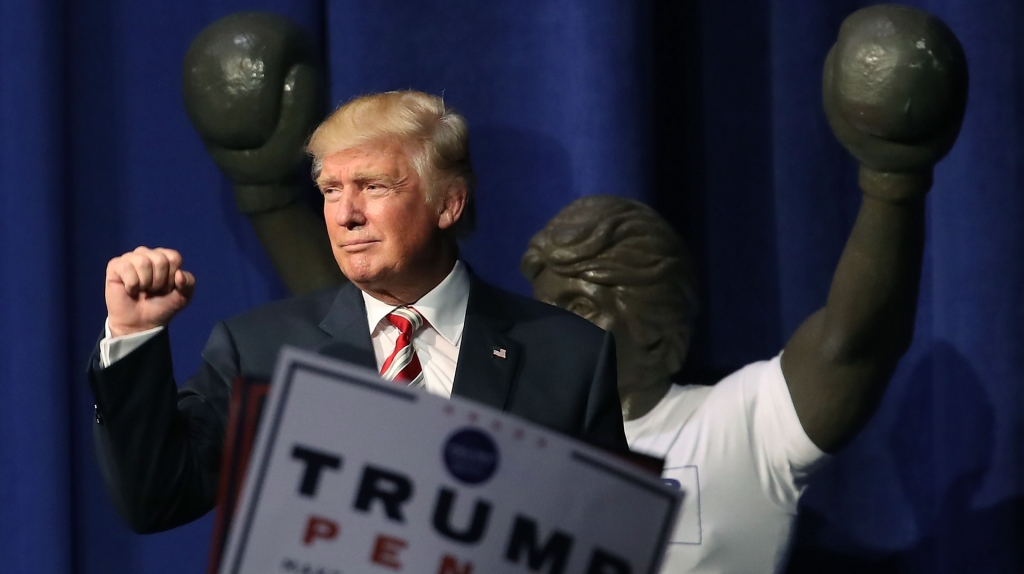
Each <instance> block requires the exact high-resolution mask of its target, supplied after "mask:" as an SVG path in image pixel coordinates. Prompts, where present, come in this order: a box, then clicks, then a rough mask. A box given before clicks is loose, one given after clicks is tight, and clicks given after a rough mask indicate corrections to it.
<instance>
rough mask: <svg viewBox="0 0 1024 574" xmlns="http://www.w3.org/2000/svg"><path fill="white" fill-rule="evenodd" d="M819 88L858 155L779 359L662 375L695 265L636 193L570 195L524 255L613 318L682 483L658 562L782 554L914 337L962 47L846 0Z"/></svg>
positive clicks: (641, 406)
mask: <svg viewBox="0 0 1024 574" xmlns="http://www.w3.org/2000/svg"><path fill="white" fill-rule="evenodd" d="M823 99H824V107H825V111H826V114H827V116H828V120H829V123H830V125H831V126H832V129H833V131H834V132H835V134H836V137H837V138H838V139H839V141H840V142H841V143H842V144H843V145H844V146H845V147H846V148H847V149H848V150H849V151H850V153H851V154H853V156H854V157H855V158H856V159H857V160H858V162H859V163H860V186H861V189H862V190H863V200H862V204H861V208H860V212H859V214H858V216H857V220H856V222H855V224H854V227H853V230H852V232H851V234H850V237H849V240H848V242H847V245H846V248H845V250H844V252H843V255H842V257H841V259H840V262H839V265H838V267H837V269H836V271H835V275H834V278H833V282H832V287H831V290H830V292H829V295H828V300H827V301H826V304H825V306H824V307H823V308H821V309H820V310H819V311H817V312H816V313H814V314H813V315H812V316H811V317H809V318H808V319H807V320H806V321H805V322H804V323H803V324H802V325H801V326H800V328H799V329H798V330H797V332H796V333H795V334H794V335H793V337H792V338H791V339H790V341H789V342H788V343H787V345H786V347H785V350H784V353H782V355H781V357H778V358H777V359H775V360H772V361H766V362H759V363H755V364H752V365H749V366H747V367H744V368H743V369H741V370H740V371H737V373H735V374H733V375H730V376H729V377H726V379H723V381H722V382H720V383H718V385H716V388H708V387H701V386H696V385H686V386H683V385H673V383H672V382H671V377H672V375H673V374H675V373H676V372H677V371H678V370H679V369H680V367H681V366H682V360H683V358H684V357H685V356H686V350H687V343H688V342H689V338H690V333H691V328H692V327H691V320H692V318H693V316H694V314H695V313H696V308H695V304H696V303H695V301H696V299H695V296H694V282H693V276H692V270H691V268H690V265H689V263H688V260H687V258H686V256H685V251H684V249H683V246H682V243H681V241H680V240H679V238H678V237H677V236H676V235H675V234H674V233H673V232H672V231H671V229H669V228H668V225H667V223H666V222H665V221H663V220H662V219H661V218H660V217H659V216H657V214H655V213H654V212H653V210H650V209H649V208H646V207H644V206H642V205H640V204H638V203H637V202H634V201H630V200H627V199H622V198H614V197H591V198H583V199H580V200H577V201H575V202H573V203H572V204H571V205H569V206H568V207H566V208H565V209H564V210H563V211H562V212H561V213H559V214H558V215H557V216H556V217H555V218H554V219H552V220H551V221H550V222H549V223H548V225H547V226H546V227H545V228H544V229H543V230H542V231H540V232H539V233H538V234H537V235H535V236H534V238H533V239H532V240H531V242H530V246H529V249H528V250H527V252H526V254H525V255H524V257H523V260H522V265H521V268H522V272H523V275H524V276H526V278H527V279H528V280H529V281H530V282H531V283H532V284H533V288H534V295H535V296H536V297H537V298H538V299H541V300H544V301H547V302H549V303H552V304H555V305H559V306H562V307H565V308H566V309H569V310H571V311H574V312H576V313H577V314H579V315H581V316H583V317H585V318H587V319H590V320H591V321H593V322H595V323H596V324H598V325H600V326H602V327H604V328H605V329H608V330H610V331H612V332H613V333H614V334H615V338H616V351H617V354H618V356H619V358H620V364H619V394H620V397H621V399H622V404H623V418H624V420H625V421H626V422H625V425H626V433H627V437H628V439H629V442H630V446H631V448H634V449H637V450H641V451H643V452H646V453H648V454H652V455H655V456H659V457H662V458H664V459H666V465H665V467H666V470H665V473H664V475H663V476H664V477H665V478H666V479H667V480H669V481H671V482H672V483H674V484H677V485H679V486H681V487H682V488H685V489H686V490H687V497H686V499H685V500H686V502H685V506H684V509H683V511H682V516H681V519H680V521H679V523H678V524H677V526H676V532H675V534H674V537H673V542H674V543H675V544H673V545H672V546H670V549H669V552H668V556H667V558H666V562H665V565H664V567H663V571H665V572H684V571H689V570H690V569H692V568H696V567H698V566H699V567H701V568H702V571H722V572H727V571H735V572H752V571H778V570H780V569H781V568H783V567H784V565H785V555H786V548H787V546H788V543H789V540H788V539H789V530H790V528H791V526H792V518H793V514H795V511H796V503H797V501H798V499H799V496H800V494H801V493H802V492H803V490H804V488H805V487H806V484H807V479H808V477H809V476H810V475H811V474H812V473H813V471H814V470H815V469H816V468H817V467H818V466H820V464H819V463H820V462H822V461H824V460H826V457H825V453H828V452H835V451H837V450H839V449H840V448H841V447H842V446H843V445H844V444H846V443H847V442H848V441H849V440H850V438H852V437H853V436H854V435H855V434H856V433H857V431H858V430H859V429H860V428H861V427H862V425H863V424H864V422H865V421H866V420H867V418H868V417H870V415H871V414H872V413H873V412H874V410H875V408H876V406H877V405H878V402H879V401H880V399H881V396H882V394H883V392H884V390H885V387H886V385H887V383H888V381H889V378H890V377H891V375H892V373H893V371H894V369H895V367H896V364H897V362H898V361H899V359H900V357H901V356H902V355H903V353H904V352H905V351H906V349H907V348H908V347H909V345H910V342H911V338H912V333H913V326H914V315H915V312H916V307H917V291H918V284H919V281H920V273H921V259H922V254H923V246H924V215H925V212H924V210H925V201H924V198H925V195H926V194H927V192H928V190H929V189H930V188H931V185H932V167H933V166H934V164H935V163H936V162H938V161H939V159H941V158H942V157H943V156H944V155H945V154H946V153H947V152H948V151H949V149H950V148H951V147H952V145H953V142H954V141H955V140H956V137H957V134H958V133H959V130H960V124H961V121H962V120H963V115H964V111H965V107H966V101H967V66H966V60H965V58H964V55H963V51H962V49H961V47H960V45H959V42H958V41H957V39H956V38H955V36H954V35H953V34H952V32H950V31H949V29H948V28H947V27H946V26H945V25H944V24H943V23H942V22H940V21H938V20H937V19H935V18H934V17H932V16H930V15H928V14H927V13H925V12H922V11H920V10H916V9H913V8H907V7H902V6H893V5H883V6H874V7H871V8H866V9H864V10H860V11H858V12H856V13H854V14H853V15H851V16H850V17H849V18H847V19H846V21H845V22H844V23H843V25H842V27H841V29H840V33H839V38H838V40H837V42H836V44H835V46H834V47H833V48H832V49H831V51H830V52H829V54H828V57H827V59H826V62H825V69H824V78H823ZM780 383H781V384H780ZM726 387H727V388H726ZM773 387H774V389H775V392H772V388H773ZM778 389H781V391H779V390H778ZM787 391H788V392H787ZM766 404H767V405H769V406H766ZM693 500H698V501H699V504H694V502H693ZM751 524H756V526H754V527H752V526H751ZM704 532H708V533H709V534H708V535H707V537H705V536H704V534H703V533H704Z"/></svg>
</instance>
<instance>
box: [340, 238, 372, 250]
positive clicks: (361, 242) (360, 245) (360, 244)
mask: <svg viewBox="0 0 1024 574" xmlns="http://www.w3.org/2000/svg"><path fill="white" fill-rule="evenodd" d="M375 243H377V240H376V239H351V240H349V241H346V242H344V243H342V244H341V248H342V249H344V250H345V251H348V252H349V253H352V252H355V251H362V250H364V249H368V248H369V247H370V246H371V245H373V244H375Z"/></svg>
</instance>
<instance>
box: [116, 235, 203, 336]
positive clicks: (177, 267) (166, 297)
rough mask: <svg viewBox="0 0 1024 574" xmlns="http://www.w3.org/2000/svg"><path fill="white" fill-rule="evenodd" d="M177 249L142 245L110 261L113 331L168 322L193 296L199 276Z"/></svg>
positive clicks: (135, 330) (133, 330)
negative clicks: (184, 265) (184, 264)
mask: <svg viewBox="0 0 1024 574" xmlns="http://www.w3.org/2000/svg"><path fill="white" fill-rule="evenodd" d="M181 263H182V259H181V254H179V253H178V252H177V251H175V250H173V249H163V248H156V249H149V248H148V247H139V248H137V249H135V251H132V252H130V253H125V254H124V255H122V256H120V257H115V258H113V259H111V260H110V262H109V263H107V279H106V286H105V288H104V295H105V298H106V300H107V318H108V320H109V321H108V326H109V327H110V333H111V335H113V336H115V337H119V336H122V335H130V334H132V333H138V332H140V331H146V330H148V329H152V328H154V327H163V326H167V324H168V323H170V322H171V319H172V318H174V315H176V314H177V313H178V311H181V310H182V309H184V308H185V306H186V305H188V302H189V301H190V300H191V299H192V291H193V290H194V289H195V285H196V279H195V277H193V276H192V274H191V273H189V272H188V271H185V270H183V269H182V268H181Z"/></svg>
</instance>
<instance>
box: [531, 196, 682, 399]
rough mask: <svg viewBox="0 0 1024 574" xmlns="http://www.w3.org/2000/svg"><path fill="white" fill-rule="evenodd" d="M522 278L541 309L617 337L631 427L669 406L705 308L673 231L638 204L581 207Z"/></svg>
mask: <svg viewBox="0 0 1024 574" xmlns="http://www.w3.org/2000/svg"><path fill="white" fill-rule="evenodd" d="M520 269H521V271H522V273H523V275H524V276H525V277H526V278H527V279H528V280H529V281H530V283H531V284H532V285H533V291H534V297H536V298H537V299H538V300H540V301H544V302H546V303H551V304H553V305H557V306H559V307H562V308H564V309H567V310H569V311H572V312H573V313H576V314H577V315H579V316H581V317H583V318H585V319H588V320H589V321H591V322H593V323H594V324H596V325H598V326H599V327H602V328H603V329H606V330H608V331H610V332H611V333H612V334H614V336H615V350H616V356H617V358H618V380H619V395H620V397H621V399H622V405H623V415H624V416H625V418H626V419H635V418H637V417H640V416H642V415H644V414H646V413H647V412H648V411H649V410H650V409H651V408H652V407H653V406H654V405H655V404H657V402H658V401H659V400H661V398H662V397H663V396H664V395H665V393H666V392H667V391H668V389H669V387H670V385H671V384H672V381H671V377H672V375H674V374H675V373H676V372H678V371H679V369H680V368H682V366H683V361H684V360H685V358H686V352H687V348H688V346H689V342H690V333H691V331H692V328H693V321H694V318H695V316H696V314H697V307H698V302H697V296H696V289H695V277H694V269H693V264H692V261H691V258H690V256H689V253H688V252H687V250H686V248H685V246H684V245H683V242H682V239H680V237H679V236H678V235H677V234H676V233H675V231H674V230H673V229H672V228H671V227H670V226H669V224H668V222H666V221H665V220H664V219H662V217H661V216H659V215H658V214H657V213H656V212H655V211H654V210H653V209H651V208H650V207H648V206H646V205H644V204H642V203H640V202H638V201H633V200H630V199H625V198H621V197H615V196H608V195H598V196H591V197H585V198H582V199H578V200H576V201H574V202H573V203H571V204H570V205H569V206H568V207H566V208H565V209H563V210H562V211H561V212H560V213H559V214H558V215H556V216H555V217H554V219H552V220H551V221H549V222H548V224H547V225H546V226H545V227H544V229H542V230H541V231H540V232H538V233H537V234H536V235H534V236H533V239H531V240H530V245H529V248H528V249H527V251H526V254H525V255H523V259H522V263H521V265H520Z"/></svg>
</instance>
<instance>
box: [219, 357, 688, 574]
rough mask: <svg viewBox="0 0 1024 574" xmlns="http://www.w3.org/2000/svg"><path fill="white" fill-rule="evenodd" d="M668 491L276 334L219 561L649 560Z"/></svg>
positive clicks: (512, 568)
mask: <svg viewBox="0 0 1024 574" xmlns="http://www.w3.org/2000/svg"><path fill="white" fill-rule="evenodd" d="M681 498H682V493H681V492H680V491H679V490H676V489H673V488H671V487H668V486H665V485H663V484H662V482H661V480H660V479H659V478H658V477H657V476H653V475H650V474H648V473H645V472H643V471H641V470H638V469H636V468H634V467H633V466H631V465H628V464H625V463H623V462H621V461H619V460H618V459H616V458H614V457H612V456H610V455H608V454H606V453H604V452H601V451H599V450H597V449H595V448H593V447H590V446H588V445H585V444H583V443H581V442H579V441H575V440H572V439H570V438H567V437H565V436H562V435H560V434H557V433H553V432H551V431H548V430H545V429H543V428H541V427H539V426H536V425H533V424H530V423H527V422H524V421H522V420H520V419H518V418H516V417H513V416H510V415H507V414H504V413H501V412H498V411H496V410H493V409H490V408H488V407H485V406H481V405H479V404H476V403H474V402H471V401H466V400H462V399H459V398H458V397H453V398H452V399H451V400H445V399H442V398H439V397H435V396H432V395H429V394H426V393H425V392H422V391H419V390H416V389H410V388H407V387H403V386H401V385H397V384H395V383H393V382H384V381H381V380H380V379H379V378H378V377H377V376H376V373H373V372H370V371H366V370H364V369H361V368H358V367H353V366H351V365H347V364H345V363H340V362H337V361H333V360H331V359H327V358H324V357H320V356H317V355H313V354H309V353H305V352H301V351H296V350H294V349H285V350H284V351H283V352H282V356H281V359H280V360H279V363H278V366H277V370H276V373H275V375H274V381H273V384H272V388H271V396H270V399H269V401H268V402H267V404H266V409H265V410H264V412H263V417H262V422H261V424H260V429H259V434H258V437H257V443H256V447H255V449H254V450H253V453H252V458H251V460H250V464H249V472H248V475H247V477H246V480H245V488H244V491H243V494H242V501H241V505H240V506H239V508H238V511H237V514H236V515H235V519H234V521H233V523H232V527H231V533H230V538H229V542H228V547H227V550H226V553H225V555H224V558H223V560H222V562H221V572H222V573H231V574H241V573H250V572H251V573H255V572H260V573H267V572H275V573H282V574H290V573H316V574H357V573H364V572H367V573H372V572H382V573H386V572H398V571H404V572H413V573H425V574H434V573H437V574H474V573H475V574H502V573H509V574H512V573H520V572H522V573H525V572H548V573H552V574H554V573H580V574H624V573H630V574H634V573H635V574H640V573H643V574H654V573H655V572H657V570H658V567H659V565H660V562H661V557H662V554H663V553H664V549H665V545H666V543H667V541H668V538H669V535H670V533H671V532H672V527H673V525H674V524H675V518H676V512H677V510H678V508H679V504H680V500H681Z"/></svg>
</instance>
